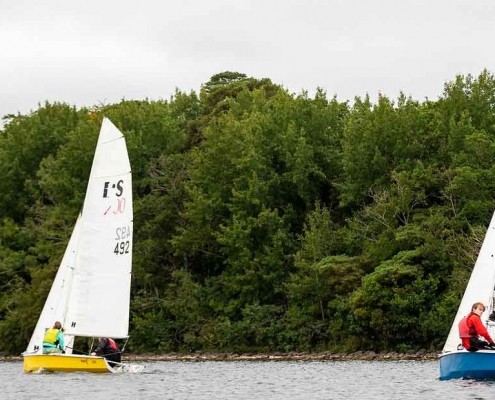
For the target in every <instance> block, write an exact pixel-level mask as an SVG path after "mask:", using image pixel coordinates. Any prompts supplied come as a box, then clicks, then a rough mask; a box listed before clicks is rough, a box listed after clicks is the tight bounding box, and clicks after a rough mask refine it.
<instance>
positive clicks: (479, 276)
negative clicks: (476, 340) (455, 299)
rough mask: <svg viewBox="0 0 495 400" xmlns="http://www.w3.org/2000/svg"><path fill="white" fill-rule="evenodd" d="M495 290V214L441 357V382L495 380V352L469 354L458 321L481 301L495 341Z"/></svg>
mask: <svg viewBox="0 0 495 400" xmlns="http://www.w3.org/2000/svg"><path fill="white" fill-rule="evenodd" d="M494 288H495V213H494V215H493V217H492V220H491V222H490V226H489V227H488V230H487V232H486V236H485V239H484V241H483V245H482V246H481V250H480V252H479V254H478V259H477V260H476V264H475V266H474V268H473V271H472V273H471V277H470V279H469V282H468V285H467V287H466V291H465V292H464V296H463V297H462V301H461V304H460V306H459V308H458V310H457V314H456V317H455V319H454V322H453V324H452V327H451V328H450V333H449V336H448V338H447V341H446V342H445V346H444V348H443V350H442V353H441V354H440V355H439V358H440V379H442V380H446V379H459V378H464V379H495V351H493V350H479V351H476V352H470V351H467V350H465V349H464V348H463V347H462V345H461V339H460V338H459V328H458V327H459V322H460V321H461V320H462V318H463V317H464V316H466V315H468V314H469V312H470V311H471V307H472V305H473V304H474V303H477V302H481V303H483V304H484V305H485V307H486V310H485V312H484V313H483V315H482V316H481V320H482V322H483V324H484V325H485V326H486V328H487V330H488V333H489V334H490V336H491V337H492V339H495V322H493V321H489V320H488V316H489V315H491V314H492V312H493V311H494V295H495V292H494Z"/></svg>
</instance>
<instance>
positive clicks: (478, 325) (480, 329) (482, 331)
mask: <svg viewBox="0 0 495 400" xmlns="http://www.w3.org/2000/svg"><path fill="white" fill-rule="evenodd" d="M472 321H473V323H474V329H476V333H477V334H478V335H480V336H483V337H484V338H485V339H486V340H488V343H490V344H493V339H492V338H491V337H490V334H489V333H488V331H487V330H486V328H485V325H483V323H482V322H481V318H473V319H472Z"/></svg>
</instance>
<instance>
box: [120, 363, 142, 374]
mask: <svg viewBox="0 0 495 400" xmlns="http://www.w3.org/2000/svg"><path fill="white" fill-rule="evenodd" d="M145 367H146V366H145V365H140V364H121V365H119V366H116V367H113V368H112V369H113V370H114V371H115V373H117V374H140V373H142V372H144V369H145Z"/></svg>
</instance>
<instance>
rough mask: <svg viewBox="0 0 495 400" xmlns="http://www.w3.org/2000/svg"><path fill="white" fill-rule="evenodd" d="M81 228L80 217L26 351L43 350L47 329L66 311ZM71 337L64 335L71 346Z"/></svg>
mask: <svg viewBox="0 0 495 400" xmlns="http://www.w3.org/2000/svg"><path fill="white" fill-rule="evenodd" d="M80 229H81V217H80V216H79V218H78V219H77V221H76V226H75V227H74V230H73V231H72V235H71V237H70V239H69V243H68V244H67V248H66V249H65V254H64V257H63V258H62V262H61V263H60V267H59V268H58V271H57V274H56V275H55V279H54V280H53V284H52V288H51V289H50V293H49V294H48V297H47V298H46V301H45V305H44V307H43V310H42V311H41V315H40V317H39V319H38V323H37V324H36V328H35V329H34V332H33V335H32V336H31V340H30V341H29V345H28V347H27V349H26V353H30V354H31V353H33V354H35V353H41V352H42V351H43V338H44V337H45V332H46V330H47V329H49V328H51V327H53V324H54V323H55V322H56V321H60V322H62V321H63V320H64V318H65V313H66V311H67V302H68V298H69V293H70V287H71V282H72V275H73V271H74V264H75V253H76V247H77V242H78V238H79V232H80ZM72 341H73V337H70V336H65V344H66V345H67V346H69V347H72V345H71V343H72ZM66 352H67V353H69V354H70V353H71V352H72V348H68V349H67V350H66Z"/></svg>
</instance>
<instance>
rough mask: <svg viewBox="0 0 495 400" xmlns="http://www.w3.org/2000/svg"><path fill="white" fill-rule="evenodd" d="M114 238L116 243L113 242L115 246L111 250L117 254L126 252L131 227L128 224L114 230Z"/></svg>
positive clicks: (127, 251)
mask: <svg viewBox="0 0 495 400" xmlns="http://www.w3.org/2000/svg"><path fill="white" fill-rule="evenodd" d="M115 236H116V237H115V240H117V243H116V244H115V248H114V249H113V252H114V253H115V254H117V255H119V254H128V253H129V246H130V241H129V239H130V237H131V228H130V227H129V226H122V227H119V228H117V229H116V230H115Z"/></svg>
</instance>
